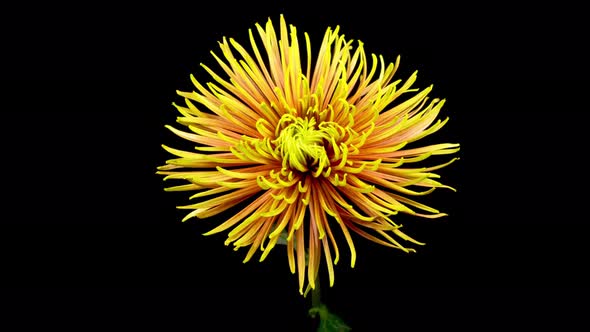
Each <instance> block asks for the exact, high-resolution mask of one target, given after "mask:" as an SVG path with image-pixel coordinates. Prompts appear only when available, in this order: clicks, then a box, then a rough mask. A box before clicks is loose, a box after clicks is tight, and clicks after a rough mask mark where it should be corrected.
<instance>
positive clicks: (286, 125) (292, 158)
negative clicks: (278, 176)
mask: <svg viewBox="0 0 590 332" xmlns="http://www.w3.org/2000/svg"><path fill="white" fill-rule="evenodd" d="M279 126H280V127H282V129H281V130H280V133H279V135H278V137H277V139H276V140H275V141H274V143H275V144H276V146H277V147H279V153H280V155H281V158H282V161H283V167H289V168H290V169H292V170H297V171H299V172H309V171H312V172H314V176H315V177H317V176H319V175H320V174H321V172H322V170H324V169H325V168H326V167H329V166H330V159H329V158H328V152H327V151H326V148H325V146H324V144H325V142H327V141H329V140H330V135H329V133H328V132H327V131H326V130H325V129H324V128H322V126H318V125H317V123H316V119H315V118H314V117H310V118H300V117H295V116H293V115H291V114H284V115H283V116H282V118H281V120H280V121H279Z"/></svg>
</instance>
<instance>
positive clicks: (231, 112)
mask: <svg viewBox="0 0 590 332" xmlns="http://www.w3.org/2000/svg"><path fill="white" fill-rule="evenodd" d="M256 34H258V37H259V39H260V41H259V42H258V43H260V44H258V43H257V38H256V37H255V35H256ZM249 36H250V46H251V51H248V50H247V49H246V48H245V47H243V46H242V45H240V44H239V43H238V42H236V41H235V40H233V39H229V40H228V39H226V38H223V40H222V41H221V42H220V43H219V46H220V48H221V56H220V55H217V54H215V53H213V52H212V55H213V57H214V58H215V59H216V60H217V63H218V64H219V65H220V67H221V69H222V71H223V74H218V73H215V72H214V71H213V70H211V69H210V68H209V67H207V66H205V65H202V67H203V68H204V69H205V70H206V71H207V72H208V73H209V75H210V76H211V77H212V79H213V81H214V82H211V83H207V84H206V85H203V84H201V83H199V81H197V79H195V77H194V76H192V75H191V79H192V82H193V84H194V85H195V87H196V91H193V92H181V91H179V92H178V94H179V95H180V96H182V97H184V98H185V103H186V106H180V105H175V106H176V108H177V109H178V111H179V112H180V113H181V114H182V116H181V117H179V118H178V122H179V123H180V124H182V125H184V126H186V127H188V129H189V130H190V132H187V131H181V130H178V129H175V128H173V127H171V126H167V127H168V128H169V129H170V130H171V131H172V132H173V133H175V134H176V135H178V136H180V137H181V138H183V139H186V140H189V141H191V142H194V143H195V145H196V146H195V148H196V150H197V151H198V152H187V151H182V150H177V149H173V148H170V147H167V146H164V148H165V149H166V150H167V151H168V152H170V153H171V154H173V155H175V156H178V158H177V159H171V160H168V161H167V163H166V165H165V166H162V167H160V168H159V171H158V173H159V174H164V175H167V176H166V177H165V179H180V180H185V181H187V182H188V183H186V184H182V185H178V186H174V187H170V188H167V190H168V191H184V190H187V191H196V193H195V194H194V195H193V196H192V197H191V198H193V199H198V202H196V203H194V204H191V205H186V206H180V207H179V208H180V209H188V210H191V211H190V213H188V215H187V216H186V218H184V220H187V219H189V218H191V217H197V218H209V217H213V216H215V215H218V214H220V213H222V212H224V211H226V210H228V209H230V208H232V207H235V206H240V207H243V208H242V209H241V210H239V212H237V213H236V214H234V215H231V216H230V217H229V219H227V220H225V221H224V222H222V223H220V224H219V225H217V227H215V228H213V229H212V230H211V231H210V232H208V233H206V235H210V234H215V233H219V232H223V231H226V230H230V231H229V234H228V237H227V240H226V241H225V244H226V245H229V244H233V245H234V246H235V249H236V250H237V249H238V248H241V247H249V250H248V253H247V254H246V257H245V259H244V262H247V261H248V260H250V259H251V257H252V256H253V255H254V254H255V252H256V251H257V250H261V251H262V254H261V256H260V261H262V260H264V259H265V257H267V255H268V254H269V252H270V251H271V250H272V249H273V248H274V247H275V245H276V244H277V243H278V241H279V239H280V238H283V241H286V250H287V257H288V262H289V267H290V269H291V272H292V273H295V271H297V273H298V276H299V290H300V292H301V293H303V290H304V286H305V284H306V282H305V279H306V278H307V283H308V284H307V287H308V289H309V288H315V283H316V277H317V274H318V270H319V266H320V261H321V259H322V256H324V258H325V262H326V264H327V270H328V274H329V282H330V286H332V285H333V283H334V268H333V264H336V263H337V262H338V260H339V257H340V250H339V244H338V243H337V242H338V241H337V238H343V239H345V240H346V243H347V245H348V248H349V249H350V265H351V266H352V267H354V264H355V261H356V251H355V247H354V243H353V238H352V236H351V232H354V233H356V234H358V235H360V236H362V237H364V238H366V239H369V240H371V241H374V242H376V243H379V244H382V245H385V246H389V247H392V248H397V249H401V250H403V251H405V252H410V251H413V249H411V248H407V247H406V246H404V245H403V244H402V243H400V242H401V241H399V240H398V239H401V240H403V241H408V242H411V243H414V244H422V243H420V242H418V241H416V240H414V239H412V238H411V237H409V236H408V235H406V234H404V233H403V232H402V231H401V229H400V228H401V225H400V224H398V223H396V222H395V218H394V216H395V215H396V214H398V213H399V212H402V213H406V214H411V215H415V216H419V217H425V218H437V217H441V216H444V215H445V214H444V213H440V212H439V211H438V210H435V209H433V208H431V207H428V206H426V205H423V204H421V203H419V202H417V201H415V200H413V199H410V198H408V196H420V195H425V194H428V193H431V192H432V191H433V190H434V189H435V188H442V187H446V188H449V187H448V186H445V185H443V184H441V183H439V182H437V181H435V180H434V179H435V178H438V177H439V176H438V175H436V174H435V173H432V171H434V170H437V169H439V168H441V167H444V166H446V165H448V164H450V163H451V162H452V161H453V160H455V159H456V158H455V159H452V160H450V161H448V162H446V163H444V164H440V165H436V166H432V167H419V168H411V167H407V168H406V166H407V165H408V164H411V163H415V162H419V161H423V160H425V159H427V158H429V157H430V156H432V155H444V154H451V153H454V152H456V151H458V149H459V148H458V146H459V145H458V144H449V143H444V144H434V145H428V146H423V147H412V148H406V145H407V144H409V143H412V142H415V141H417V140H419V139H421V138H423V137H425V136H427V135H430V134H432V133H434V132H436V131H437V130H439V129H440V128H441V127H442V126H443V125H444V124H445V123H446V121H447V120H444V121H441V120H438V119H437V116H438V114H439V111H440V109H441V107H442V106H443V104H444V100H439V99H429V98H428V94H429V93H430V91H431V89H432V87H428V88H425V89H423V90H419V89H411V86H412V84H413V83H414V82H415V81H416V73H414V74H413V75H411V76H410V77H409V78H408V79H407V80H406V81H405V82H403V83H402V81H401V80H396V81H394V80H393V77H394V73H395V72H396V70H397V68H398V66H399V57H397V59H396V61H395V64H393V63H390V64H388V65H386V64H385V61H384V59H383V57H381V56H380V57H377V56H375V55H371V58H370V61H369V59H368V58H367V56H366V54H365V51H364V49H363V44H362V43H361V42H356V43H354V42H353V41H349V40H346V39H345V38H344V36H343V35H341V34H340V33H339V28H338V27H336V28H335V29H334V30H332V29H330V28H328V29H327V31H326V33H325V36H324V39H323V41H322V44H321V46H320V48H319V53H318V54H317V57H316V58H315V60H314V58H313V57H312V51H311V42H310V39H309V36H308V35H307V34H305V46H304V47H301V45H300V44H299V40H298V37H297V33H296V29H295V27H294V26H289V27H288V26H287V24H286V23H285V20H284V18H283V16H281V17H280V26H279V32H278V36H277V33H276V32H275V30H274V27H273V25H272V22H271V21H270V19H269V20H268V22H267V23H266V26H265V27H262V26H261V25H258V24H257V25H256V32H253V31H252V30H250V34H249ZM260 45H262V46H261V47H260ZM302 50H303V54H302ZM303 56H304V57H303ZM408 93H410V96H408V95H407V94H408ZM402 96H403V97H402ZM402 99H403V101H399V102H397V103H396V101H398V100H402ZM335 231H339V232H342V233H341V234H342V235H343V236H342V237H339V236H337V237H335ZM306 254H307V255H306ZM306 256H307V257H306Z"/></svg>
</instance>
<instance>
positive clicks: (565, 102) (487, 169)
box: [0, 2, 590, 331]
mask: <svg viewBox="0 0 590 332" xmlns="http://www.w3.org/2000/svg"><path fill="white" fill-rule="evenodd" d="M351 4H352V3H351ZM280 13H283V14H285V17H286V19H287V22H288V23H291V24H294V25H296V26H297V28H298V31H299V36H300V38H303V37H302V34H303V32H304V31H305V32H308V33H309V34H310V37H311V40H312V43H315V44H316V45H317V43H319V42H320V41H321V38H322V37H323V33H324V31H325V28H326V27H327V26H332V27H334V26H336V25H340V28H341V31H342V32H343V33H344V34H345V35H346V36H347V37H348V38H352V39H360V40H362V41H363V42H364V44H365V50H366V51H367V52H369V53H376V54H382V55H384V57H385V59H386V60H390V61H393V60H394V59H395V56H397V55H398V54H400V55H401V56H402V61H401V69H400V72H399V76H398V77H399V78H405V77H407V76H409V75H410V74H411V73H412V71H413V70H415V69H417V70H419V76H418V82H417V86H419V87H426V86H428V85H429V84H431V83H432V84H434V90H433V92H432V95H433V96H438V97H443V98H446V99H447V104H446V105H445V107H444V108H443V113H442V116H445V115H446V116H450V122H449V123H448V125H447V126H446V127H444V129H443V130H441V132H439V133H437V134H436V135H435V137H434V138H433V140H435V141H437V142H459V143H461V152H460V153H459V156H460V158H461V160H460V161H458V162H456V163H455V164H453V165H452V166H450V167H449V168H447V169H444V170H442V171H441V174H442V175H443V182H444V183H447V184H450V185H452V186H454V187H455V188H457V189H458V192H457V193H452V192H450V191H444V190H441V191H436V192H435V193H434V194H433V195H431V196H429V197H427V198H425V200H426V201H427V202H429V203H430V204H432V205H433V206H435V207H437V208H439V209H441V210H443V211H444V212H447V213H449V217H446V218H444V220H440V219H439V220H434V221H433V220H427V221H423V220H416V219H415V218H408V217H400V218H403V219H401V222H402V223H403V224H404V226H405V227H406V228H407V229H408V230H409V232H410V234H411V235H412V236H414V237H415V238H417V239H419V240H422V241H425V242H427V246H425V247H421V248H418V249H419V250H418V253H416V254H413V255H409V256H408V255H405V254H403V253H401V252H398V251H393V250H390V249H388V248H384V247H380V246H378V245H375V244H372V243H367V242H366V241H365V240H364V239H362V238H358V240H357V241H356V244H357V247H358V248H357V249H358V260H357V266H356V267H355V268H354V269H352V270H351V269H350V268H349V266H348V261H347V259H348V258H349V256H348V252H347V250H346V246H345V245H344V246H342V248H341V250H342V252H343V254H344V255H343V256H344V257H343V259H342V261H341V263H340V264H339V265H338V266H337V269H336V284H335V286H334V288H331V289H327V288H326V287H324V288H323V291H324V294H323V299H324V300H325V302H327V303H328V305H329V306H330V307H331V308H332V309H333V310H334V311H335V312H336V313H337V314H340V315H341V316H342V317H344V319H345V320H346V321H347V322H348V323H349V324H350V325H351V326H352V327H353V331H372V330H386V331H389V330H399V331H405V330H409V329H410V328H412V329H418V330H422V329H425V328H426V327H432V326H436V327H437V328H440V329H444V330H448V329H454V330H470V331H472V330H486V329H488V328H489V329H505V328H524V329H529V328H531V327H541V326H543V327H551V326H554V327H556V328H559V329H560V330H571V328H572V327H577V328H580V327H581V326H582V325H585V326H586V327H587V325H588V324H587V321H584V320H582V317H581V314H582V313H583V312H585V311H587V309H588V306H587V300H586V297H587V296H588V289H587V287H588V279H589V277H590V274H589V273H588V271H587V264H588V249H587V234H588V226H587V219H588V218H587V216H586V205H585V197H586V196H585V195H586V191H587V186H586V184H587V181H586V177H587V174H586V173H587V171H586V165H587V163H586V162H585V154H586V146H585V145H586V144H585V143H586V142H587V138H586V131H587V129H586V128H587V124H586V121H585V119H586V117H587V112H588V108H587V103H584V102H583V99H584V97H585V93H586V86H587V67H586V66H587V65H586V63H585V62H584V61H583V60H584V59H586V58H587V53H586V52H585V51H584V50H583V44H584V38H583V36H584V34H583V33H582V31H583V19H582V17H581V15H580V13H581V11H580V9H578V8H571V7H567V6H565V5H563V6H562V7H560V8H555V7H540V6H531V7H526V8H524V7H523V8H517V7H514V6H502V5H499V4H498V3H494V4H492V5H478V6H477V7H475V6H472V7H470V6H466V7H456V8H453V7H448V6H446V7H442V8H433V7H429V6H428V5H426V4H422V5H419V6H416V7H414V8H402V7H399V6H397V5H396V4H394V3H391V4H387V6H381V5H379V4H375V3H369V2H366V3H355V4H354V5H350V4H349V5H346V4H344V3H328V4H322V5H319V4H318V3H302V2H289V3H282V2H276V3H275V4H273V5H267V4H264V5H262V4H258V3H248V4H245V3H244V4H240V5H235V4H228V3H206V4H202V5H198V6H191V7H185V6H180V5H179V6H178V7H174V6H171V5H169V6H166V7H162V5H152V6H145V5H144V6H141V7H137V8H133V9H129V8H121V7H99V6H97V7H90V6H89V7H85V8H81V7H80V8H77V7H69V6H68V7H65V6H64V7H61V8H60V7H56V6H55V5H52V7H50V8H41V7H34V8H20V9H13V10H8V11H5V12H4V16H6V20H4V23H3V26H2V36H3V38H2V39H3V41H4V44H5V46H4V47H3V48H4V51H3V52H2V53H3V58H4V60H3V61H2V67H1V69H2V73H1V77H0V83H2V102H3V105H4V106H3V107H2V134H1V135H2V142H3V158H2V164H3V166H2V168H3V176H4V179H5V180H4V186H3V188H4V190H3V191H4V198H3V200H2V201H3V204H2V205H3V207H4V211H6V212H5V214H4V217H2V221H1V223H0V259H1V263H0V264H1V266H0V269H1V271H2V284H1V286H2V288H1V289H0V298H1V299H2V300H0V301H1V302H2V303H3V304H4V307H5V308H4V309H3V310H2V312H0V315H2V316H4V317H3V319H2V323H0V324H7V325H8V324H15V323H16V325H15V326H17V327H18V328H16V329H12V330H15V331H16V330H19V331H20V330H23V331H24V330H28V329H29V328H33V327H35V328H36V327H43V328H46V329H49V328H59V329H60V330H72V331H74V330H76V331H84V330H89V329H92V328H97V329H100V330H105V329H109V330H118V329H127V330H144V329H150V328H155V329H156V330H163V331H182V330H187V331H188V330H197V331H201V330H202V331H213V330H232V329H240V328H241V329H244V330H262V331H281V330H285V331H306V330H311V328H312V326H313V322H312V321H311V320H310V319H309V318H308V317H307V316H306V310H307V309H308V307H309V299H303V298H301V296H299V294H298V292H297V287H298V286H297V279H296V276H294V275H291V274H290V273H289V270H288V264H287V259H286V255H285V254H284V252H281V250H280V248H277V249H275V250H274V251H273V253H272V254H271V255H270V256H269V258H268V259H267V260H266V261H265V262H264V263H258V262H257V260H256V259H253V260H252V261H251V262H250V263H248V264H242V262H241V261H242V259H243V257H244V255H245V251H244V250H242V251H238V252H237V253H235V252H233V251H232V248H231V247H225V246H224V245H223V241H224V239H225V236H224V234H219V235H214V236H211V237H203V236H201V235H200V234H201V233H203V232H205V231H206V230H208V229H210V228H212V227H213V225H215V223H216V221H215V220H192V221H190V222H187V223H181V222H180V220H181V218H182V216H183V213H182V212H181V211H177V210H176V209H175V206H176V205H181V204H184V203H185V202H186V199H187V198H188V196H186V195H184V194H173V193H165V192H163V187H164V184H163V183H162V178H161V177H160V176H157V175H155V169H156V167H157V166H159V165H161V164H163V163H164V162H165V160H166V159H168V158H169V157H170V156H169V155H167V154H166V153H165V151H163V150H162V149H161V147H160V144H162V143H166V144H168V145H171V146H175V145H179V144H181V142H180V139H178V138H176V137H175V136H173V135H172V134H171V133H169V132H168V131H167V130H166V129H165V128H164V125H165V124H173V123H174V121H175V118H176V111H175V110H174V108H173V107H172V105H171V103H172V102H173V101H175V102H182V99H181V98H179V97H178V96H177V95H176V92H175V91H176V90H177V89H178V90H184V91H189V90H191V89H192V86H191V83H190V80H189V74H190V73H193V74H195V75H196V76H197V77H199V78H200V81H201V82H206V81H207V80H208V76H207V75H206V73H205V72H204V71H203V70H202V69H201V68H200V67H199V63H201V62H203V63H205V64H208V65H211V66H212V67H214V65H215V63H214V60H213V58H212V57H211V56H210V54H209V51H210V50H217V44H216V43H217V41H219V40H220V39H221V38H222V37H223V36H227V37H234V38H235V39H237V40H238V41H240V42H241V43H242V44H243V45H247V44H248V39H247V38H248V34H247V29H248V28H253V27H254V24H255V23H256V22H259V23H265V22H266V20H267V19H268V18H269V17H270V18H271V19H272V20H273V21H274V22H275V27H276V26H277V24H278V18H279V14H280ZM5 318H8V319H5ZM12 330H11V331H12ZM7 331H8V330H7Z"/></svg>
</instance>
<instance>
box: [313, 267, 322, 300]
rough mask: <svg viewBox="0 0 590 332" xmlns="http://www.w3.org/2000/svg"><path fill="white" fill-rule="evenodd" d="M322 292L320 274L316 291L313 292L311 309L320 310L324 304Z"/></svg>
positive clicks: (317, 278) (316, 282)
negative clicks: (321, 296) (321, 297)
mask: <svg viewBox="0 0 590 332" xmlns="http://www.w3.org/2000/svg"><path fill="white" fill-rule="evenodd" d="M320 295H321V290H320V274H319V273H318V276H317V277H316V279H315V289H312V290H311V307H312V308H319V307H320V305H321V304H322V302H321V300H320Z"/></svg>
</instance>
